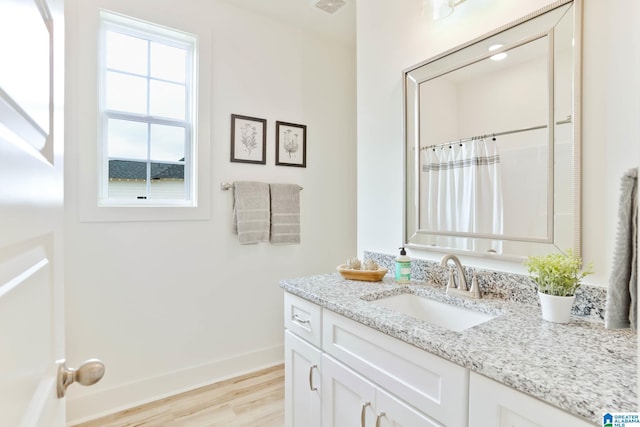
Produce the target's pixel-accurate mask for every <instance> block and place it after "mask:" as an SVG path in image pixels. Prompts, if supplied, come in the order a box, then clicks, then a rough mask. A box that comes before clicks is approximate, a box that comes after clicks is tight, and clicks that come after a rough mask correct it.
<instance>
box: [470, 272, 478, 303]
mask: <svg viewBox="0 0 640 427" xmlns="http://www.w3.org/2000/svg"><path fill="white" fill-rule="evenodd" d="M469 291H470V292H471V293H472V294H473V297H474V298H480V285H478V277H477V276H476V273H475V272H474V273H473V277H472V278H471V289H469Z"/></svg>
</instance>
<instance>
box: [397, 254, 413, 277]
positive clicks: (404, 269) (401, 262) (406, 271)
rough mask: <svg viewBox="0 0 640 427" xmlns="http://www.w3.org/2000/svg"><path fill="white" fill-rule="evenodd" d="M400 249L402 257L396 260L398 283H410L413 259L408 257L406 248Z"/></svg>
mask: <svg viewBox="0 0 640 427" xmlns="http://www.w3.org/2000/svg"><path fill="white" fill-rule="evenodd" d="M399 249H400V256H399V257H398V258H396V282H398V283H409V281H410V280H411V258H409V257H408V256H407V252H406V251H405V250H404V247H401V248H399Z"/></svg>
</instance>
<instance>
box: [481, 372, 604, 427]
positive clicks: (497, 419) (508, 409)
mask: <svg viewBox="0 0 640 427" xmlns="http://www.w3.org/2000/svg"><path fill="white" fill-rule="evenodd" d="M593 425H594V424H590V423H588V422H587V421H585V420H583V419H581V418H578V417H575V416H573V415H571V414H569V413H567V412H565V411H563V410H561V409H559V408H556V407H554V406H551V405H549V404H548V403H544V402H542V401H540V400H538V399H536V398H534V397H531V396H528V395H526V394H524V393H521V392H519V391H516V390H514V389H512V388H510V387H507V386H505V385H503V384H500V383H498V382H496V381H493V380H490V379H489V378H487V377H484V376H482V375H479V374H475V373H471V377H470V382H469V427H548V426H563V427H593Z"/></svg>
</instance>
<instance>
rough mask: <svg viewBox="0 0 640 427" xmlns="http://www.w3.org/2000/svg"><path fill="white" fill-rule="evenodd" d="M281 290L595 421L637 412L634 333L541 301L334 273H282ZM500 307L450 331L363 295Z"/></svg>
mask: <svg viewBox="0 0 640 427" xmlns="http://www.w3.org/2000/svg"><path fill="white" fill-rule="evenodd" d="M280 286H281V287H282V288H283V289H284V290H285V291H287V292H290V293H292V294H294V295H297V296H299V297H302V298H304V299H307V300H309V301H312V302H314V303H316V304H318V305H320V306H322V307H325V308H327V309H329V310H331V311H334V312H336V313H339V314H342V315H343V316H345V317H348V318H350V319H353V320H356V321H358V322H360V323H362V324H365V325H367V326H370V327H371V328H373V329H376V330H378V331H381V332H384V333H386V334H388V335H390V336H393V337H395V338H398V339H400V340H402V341H404V342H407V343H409V344H412V345H414V346H416V347H418V348H421V349H423V350H426V351H428V352H430V353H433V354H435V355H437V356H440V357H442V358H444V359H447V360H450V361H452V362H454V363H456V364H458V365H461V366H464V367H466V368H469V369H470V370H471V371H473V372H477V373H479V374H482V375H485V376H487V377H489V378H492V379H494V380H497V381H499V382H501V383H503V384H506V385H508V386H510V387H512V388H514V389H516V390H519V391H522V392H524V393H527V394H529V395H531V396H535V397H537V398H539V399H541V400H543V401H546V402H548V403H550V404H552V405H554V406H557V407H559V408H561V409H563V410H565V411H568V412H570V413H573V414H575V415H577V416H580V417H582V418H584V419H586V420H588V421H590V422H593V423H595V424H597V425H601V417H602V414H603V413H604V412H636V411H638V407H637V397H636V391H637V387H636V380H637V372H636V369H637V363H636V357H637V356H636V355H637V352H636V345H637V338H636V335H635V334H634V333H633V332H631V331H630V330H608V329H605V328H604V324H603V323H602V322H598V321H593V320H585V319H586V318H581V317H579V316H572V319H571V321H570V323H568V324H564V325H563V324H555V323H551V322H546V321H543V320H542V318H541V315H540V308H539V307H538V306H534V305H527V304H521V303H517V302H511V301H505V300H499V299H492V298H483V299H481V300H478V301H473V300H467V299H460V298H453V297H449V296H447V295H446V294H445V293H444V289H443V287H441V286H435V285H428V284H426V283H425V282H411V284H409V285H406V286H403V285H398V284H396V283H395V282H394V281H393V279H392V278H391V277H389V275H387V276H385V278H384V279H383V281H382V282H376V283H370V282H358V281H351V280H345V279H343V278H342V277H341V276H340V275H339V274H337V273H334V274H326V275H320V276H311V277H303V278H298V279H291V280H282V281H281V282H280ZM407 292H410V293H415V294H418V295H422V296H428V297H430V298H432V299H436V300H440V301H446V302H450V303H452V304H455V305H464V306H467V307H469V308H474V309H476V310H479V311H485V312H491V313H502V314H501V315H500V316H498V317H496V318H495V319H493V320H490V321H488V322H485V323H482V324H480V325H477V326H475V327H472V328H470V329H467V330H465V331H463V332H453V331H450V330H447V329H444V328H441V327H438V326H434V325H431V324H428V323H426V322H424V321H421V320H417V319H415V318H412V317H409V316H406V315H403V314H401V313H398V312H393V311H391V310H389V309H386V308H382V307H378V306H375V305H372V304H370V303H368V301H371V300H374V299H378V298H380V297H383V296H392V295H396V294H400V293H407Z"/></svg>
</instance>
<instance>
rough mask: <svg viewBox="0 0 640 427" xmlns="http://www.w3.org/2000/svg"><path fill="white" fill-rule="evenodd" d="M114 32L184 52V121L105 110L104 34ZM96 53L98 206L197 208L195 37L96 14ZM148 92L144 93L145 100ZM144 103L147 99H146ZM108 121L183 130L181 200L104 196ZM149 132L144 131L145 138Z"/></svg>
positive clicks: (106, 180)
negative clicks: (181, 128)
mask: <svg viewBox="0 0 640 427" xmlns="http://www.w3.org/2000/svg"><path fill="white" fill-rule="evenodd" d="M109 30H112V31H113V30H115V31H116V32H118V33H121V34H125V35H129V36H134V37H139V38H142V39H145V40H150V41H152V42H158V43H162V44H165V45H169V46H174V47H178V48H181V49H184V50H185V51H186V52H187V61H186V62H187V69H186V79H185V89H186V93H187V95H186V99H185V102H186V105H185V116H186V117H185V119H184V120H177V119H169V118H164V117H154V116H150V115H141V114H134V113H124V112H120V111H111V110H107V109H106V105H105V104H106V102H105V99H106V93H105V91H106V87H105V86H106V84H105V82H106V71H107V69H106V64H105V57H106V33H107V31H109ZM99 46H100V47H99V53H98V64H99V72H98V93H99V95H98V102H99V125H98V132H99V136H98V141H99V142H98V145H99V146H98V153H97V154H98V156H97V157H98V193H97V196H98V197H97V200H98V207H196V206H197V192H196V189H197V180H196V177H197V167H196V165H197V161H196V160H197V159H196V155H195V153H196V138H195V136H196V132H195V129H197V127H196V104H195V101H196V99H197V96H196V85H195V82H196V73H195V70H196V51H197V38H196V37H195V36H193V35H191V34H187V33H184V32H181V31H178V30H173V29H169V28H166V27H162V26H159V25H155V24H151V23H148V22H144V21H140V20H137V19H133V18H129V17H125V16H122V15H118V14H115V13H112V12H107V11H100V30H99ZM148 96H149V92H147V97H148ZM147 103H148V100H147ZM109 119H122V120H126V121H136V122H141V123H146V124H147V126H151V125H152V124H160V125H171V126H177V127H184V129H185V142H186V144H185V156H184V180H185V196H186V197H185V199H159V198H156V199H130V198H128V199H118V198H109V197H108V194H107V192H108V185H109V156H108V151H107V150H108V146H107V123H108V120H109ZM150 136H151V133H150V132H148V135H147V138H150ZM146 162H147V179H146V186H147V191H148V190H149V189H150V185H151V179H150V169H151V168H150V163H151V159H149V157H147V159H146Z"/></svg>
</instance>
